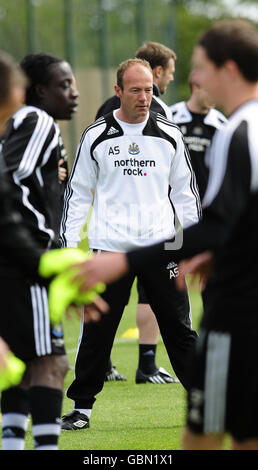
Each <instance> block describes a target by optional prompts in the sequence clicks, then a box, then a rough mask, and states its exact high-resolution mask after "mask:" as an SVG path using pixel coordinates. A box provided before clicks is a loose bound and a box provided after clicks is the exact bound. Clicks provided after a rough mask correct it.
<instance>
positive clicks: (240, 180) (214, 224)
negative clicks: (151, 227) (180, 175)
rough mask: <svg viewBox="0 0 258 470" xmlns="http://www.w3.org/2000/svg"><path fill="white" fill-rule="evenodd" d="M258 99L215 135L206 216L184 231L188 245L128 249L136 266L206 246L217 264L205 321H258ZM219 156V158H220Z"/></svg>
mask: <svg viewBox="0 0 258 470" xmlns="http://www.w3.org/2000/svg"><path fill="white" fill-rule="evenodd" d="M257 122H258V101H257V100H253V101H249V102H247V103H245V104H244V105H243V106H241V107H240V108H239V109H238V110H236V111H235V112H234V113H233V114H232V116H231V117H230V118H229V120H228V122H227V123H226V124H225V125H224V126H223V127H222V128H221V129H220V130H219V131H217V133H216V134H215V136H214V139H213V142H212V146H211V160H210V161H211V170H210V177H209V183H208V187H207V191H206V194H205V197H204V200H203V205H204V209H203V218H202V220H201V221H200V222H199V223H198V224H196V225H194V226H192V227H189V228H188V229H186V230H184V231H183V247H182V248H181V249H179V250H175V251H173V252H172V251H166V250H164V243H160V244H157V245H154V246H152V247H147V248H144V249H142V250H139V251H133V252H131V253H129V254H128V259H129V263H130V265H131V266H132V267H134V269H137V267H139V266H141V269H143V266H144V268H145V269H148V267H149V265H150V264H151V266H153V265H155V264H157V265H158V264H159V263H164V262H165V261H166V260H169V259H171V258H172V259H174V260H175V261H180V260H181V259H184V258H189V257H192V256H194V255H195V254H197V253H200V252H203V251H205V250H212V251H213V253H214V269H213V273H212V275H211V277H210V280H209V283H208V285H207V288H206V291H205V299H206V309H205V315H204V319H203V323H204V325H206V326H208V327H210V328H219V329H224V328H231V327H232V328H233V327H235V326H236V325H238V327H243V326H244V325H247V324H248V325H249V326H250V325H251V324H252V322H253V323H254V324H256V325H257V322H258V316H257V305H258V288H257V272H258V250H257V240H258V150H257V149H258V133H257ZM215 157H216V158H215Z"/></svg>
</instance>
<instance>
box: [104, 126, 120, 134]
mask: <svg viewBox="0 0 258 470" xmlns="http://www.w3.org/2000/svg"><path fill="white" fill-rule="evenodd" d="M118 133H119V130H118V129H116V128H115V127H110V129H109V130H108V132H107V135H113V134H118Z"/></svg>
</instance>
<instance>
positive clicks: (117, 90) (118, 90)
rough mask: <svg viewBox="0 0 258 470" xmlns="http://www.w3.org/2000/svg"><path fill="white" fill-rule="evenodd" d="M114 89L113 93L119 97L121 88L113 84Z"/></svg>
mask: <svg viewBox="0 0 258 470" xmlns="http://www.w3.org/2000/svg"><path fill="white" fill-rule="evenodd" d="M114 89H115V94H116V96H118V98H121V95H122V90H121V88H120V86H118V85H115V86H114Z"/></svg>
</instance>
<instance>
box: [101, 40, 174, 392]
mask: <svg viewBox="0 0 258 470" xmlns="http://www.w3.org/2000/svg"><path fill="white" fill-rule="evenodd" d="M135 57H136V58H139V59H144V60H147V61H148V62H149V64H150V66H151V69H152V75H153V95H152V101H151V106H150V109H151V110H152V111H154V112H158V113H160V114H162V115H163V116H165V117H166V118H167V119H169V120H172V115H171V111H170V108H169V107H168V106H167V105H166V103H165V102H164V101H163V100H162V99H161V97H160V96H161V95H164V94H165V92H166V89H167V86H168V85H169V83H171V82H172V81H173V80H174V73H175V62H176V58H177V57H176V53H175V52H174V51H173V50H172V49H170V48H168V47H166V46H165V45H163V44H160V43H158V42H153V41H149V42H146V43H144V44H143V45H142V46H141V47H140V48H139V49H138V50H137V51H136V54H135ZM119 107H120V99H119V97H118V96H117V95H114V96H112V97H111V98H109V99H108V100H107V101H105V103H104V104H103V105H102V106H101V107H100V109H99V110H98V112H97V115H96V119H98V118H99V117H101V116H103V115H105V114H108V113H109V112H111V111H113V110H114V109H118V108H119ZM137 290H138V306H137V312H136V324H137V327H138V330H139V361H138V369H137V371H136V383H147V382H150V383H153V384H164V383H173V382H177V381H178V380H177V379H176V378H175V377H172V376H171V374H169V373H168V372H167V371H166V370H165V369H164V368H163V367H157V365H156V348H157V342H158V338H159V327H158V323H157V320H156V317H155V315H154V313H153V311H152V309H151V308H150V305H149V302H148V299H147V296H146V293H145V292H144V289H143V286H142V285H141V283H140V282H139V281H137ZM106 380H107V381H109V380H126V378H125V377H124V376H123V375H122V374H120V373H119V372H118V371H117V370H116V368H115V367H114V366H113V364H112V362H111V360H110V361H109V364H108V371H107V373H106Z"/></svg>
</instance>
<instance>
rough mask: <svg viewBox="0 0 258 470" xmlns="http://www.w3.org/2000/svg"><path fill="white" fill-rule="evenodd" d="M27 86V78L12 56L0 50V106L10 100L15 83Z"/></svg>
mask: <svg viewBox="0 0 258 470" xmlns="http://www.w3.org/2000/svg"><path fill="white" fill-rule="evenodd" d="M16 84H18V85H20V86H22V87H23V86H25V84H26V79H25V76H24V75H23V73H22V71H21V70H20V68H19V66H18V65H17V64H16V63H15V62H14V60H13V59H12V57H10V56H9V54H7V53H6V52H4V51H0V106H1V105H3V104H5V102H6V101H7V100H8V97H9V94H10V90H11V88H12V86H13V85H16Z"/></svg>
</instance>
